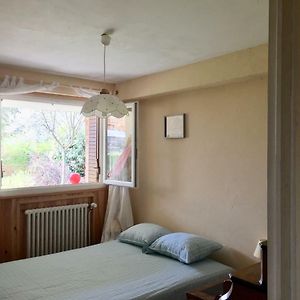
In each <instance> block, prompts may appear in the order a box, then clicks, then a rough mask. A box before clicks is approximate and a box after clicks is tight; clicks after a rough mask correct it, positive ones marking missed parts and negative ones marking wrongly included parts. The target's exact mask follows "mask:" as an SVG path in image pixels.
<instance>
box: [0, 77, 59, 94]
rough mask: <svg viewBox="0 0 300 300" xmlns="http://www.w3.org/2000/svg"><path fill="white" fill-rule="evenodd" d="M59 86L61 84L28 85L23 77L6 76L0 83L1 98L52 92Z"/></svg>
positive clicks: (41, 83)
mask: <svg viewBox="0 0 300 300" xmlns="http://www.w3.org/2000/svg"><path fill="white" fill-rule="evenodd" d="M58 86H59V83H57V82H53V83H52V84H44V83H43V82H42V81H41V82H40V83H37V84H26V83H24V79H23V78H22V77H20V78H17V77H15V76H8V75H6V76H5V77H4V79H3V80H2V82H1V83H0V96H10V95H22V94H29V93H34V92H42V91H52V90H54V89H55V88H56V87H58Z"/></svg>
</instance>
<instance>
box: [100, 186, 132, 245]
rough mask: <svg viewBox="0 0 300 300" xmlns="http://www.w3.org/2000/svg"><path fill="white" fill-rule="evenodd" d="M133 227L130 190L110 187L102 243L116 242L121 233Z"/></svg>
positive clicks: (121, 187) (122, 187)
mask: <svg viewBox="0 0 300 300" xmlns="http://www.w3.org/2000/svg"><path fill="white" fill-rule="evenodd" d="M132 225H133V216H132V208H131V203H130V195H129V188H128V187H124V186H115V185H110V186H109V190H108V202H107V209H106V214H105V221H104V229H103V233H102V238H101V241H102V242H106V241H109V240H114V239H116V237H117V236H118V235H119V233H120V232H121V231H123V230H125V229H127V228H129V227H130V226H132Z"/></svg>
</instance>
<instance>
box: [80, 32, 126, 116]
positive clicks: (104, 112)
mask: <svg viewBox="0 0 300 300" xmlns="http://www.w3.org/2000/svg"><path fill="white" fill-rule="evenodd" d="M110 40H111V38H110V35H109V34H107V33H103V34H102V35H101V43H102V44H103V46H104V55H103V59H104V61H103V77H104V82H105V74H106V64H105V50H106V46H108V45H109V43H110ZM81 113H82V114H83V115H84V116H85V117H91V116H97V117H99V118H107V117H109V116H113V117H116V118H122V117H124V116H126V115H128V109H127V108H126V105H125V104H124V103H123V102H122V101H121V100H120V99H119V98H118V97H117V96H114V95H111V94H110V93H109V92H108V90H106V89H102V90H101V92H100V94H99V95H95V96H92V97H91V98H89V99H88V100H87V101H86V102H85V103H84V105H83V107H82V109H81Z"/></svg>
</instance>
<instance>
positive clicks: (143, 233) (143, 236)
mask: <svg viewBox="0 0 300 300" xmlns="http://www.w3.org/2000/svg"><path fill="white" fill-rule="evenodd" d="M170 232H171V231H170V230H168V229H166V228H164V227H162V226H160V225H157V224H152V223H141V224H137V225H134V226H132V227H130V228H128V229H126V230H125V231H123V232H121V233H120V235H119V237H118V239H119V241H120V242H123V243H128V244H133V245H137V246H140V247H144V248H145V247H148V246H149V245H151V244H152V243H153V242H154V241H155V240H156V239H158V238H159V237H161V236H163V235H165V234H168V233H170Z"/></svg>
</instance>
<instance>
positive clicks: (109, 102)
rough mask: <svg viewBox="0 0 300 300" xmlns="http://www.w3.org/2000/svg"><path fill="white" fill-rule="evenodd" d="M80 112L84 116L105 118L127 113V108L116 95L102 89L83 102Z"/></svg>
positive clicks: (122, 115)
mask: <svg viewBox="0 0 300 300" xmlns="http://www.w3.org/2000/svg"><path fill="white" fill-rule="evenodd" d="M81 113H82V114H83V115H84V116H85V117H91V116H97V117H99V118H107V117H109V116H113V117H116V118H122V117H124V116H126V115H128V109H127V108H126V105H125V104H124V102H122V101H121V100H120V99H119V98H118V97H117V96H114V95H111V94H106V93H105V92H103V90H102V91H101V93H100V94H99V95H95V96H92V97H91V98H89V99H88V100H87V101H86V102H85V103H84V105H83V107H82V110H81Z"/></svg>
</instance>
